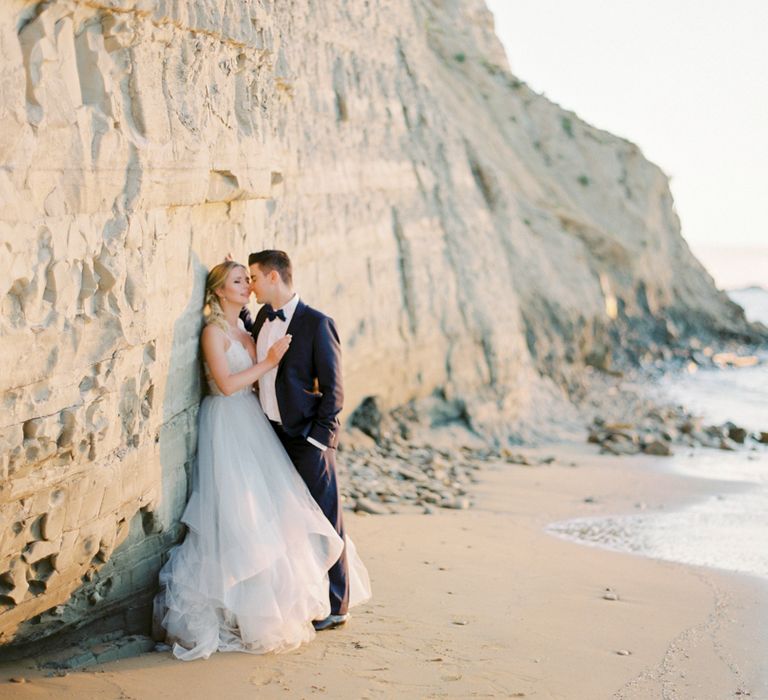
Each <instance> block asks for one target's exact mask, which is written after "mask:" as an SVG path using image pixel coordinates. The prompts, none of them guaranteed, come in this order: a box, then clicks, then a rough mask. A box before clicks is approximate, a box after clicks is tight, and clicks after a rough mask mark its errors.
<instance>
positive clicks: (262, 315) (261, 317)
mask: <svg viewBox="0 0 768 700" xmlns="http://www.w3.org/2000/svg"><path fill="white" fill-rule="evenodd" d="M266 320H267V307H266V305H264V306H262V307H261V308H260V309H259V310H258V312H257V314H256V319H255V320H254V322H253V328H251V335H252V336H253V342H254V343H256V342H258V340H259V333H260V332H261V327H262V326H263V325H264V321H266Z"/></svg>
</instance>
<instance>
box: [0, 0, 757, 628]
mask: <svg viewBox="0 0 768 700" xmlns="http://www.w3.org/2000/svg"><path fill="white" fill-rule="evenodd" d="M0 57H1V61H0V97H1V98H2V99H0V154H1V156H0V159H1V162H0V300H2V313H1V314H0V332H1V333H2V336H1V340H0V359H2V362H3V367H4V369H3V372H2V377H1V378H0V384H1V387H0V392H1V395H2V406H3V413H2V420H1V421H0V445H1V446H2V452H1V461H0V467H1V468H2V475H3V480H2V486H1V487H0V596H1V597H0V642H2V643H7V642H10V641H16V642H23V641H28V640H32V639H36V638H38V637H41V636H45V635H47V634H50V632H51V631H55V630H56V629H58V628H61V627H66V626H71V625H77V624H82V623H83V622H86V621H88V620H91V619H94V618H96V617H102V616H104V615H107V614H110V613H112V612H114V611H116V610H123V609H125V607H126V605H127V604H128V603H130V602H137V601H138V603H141V602H142V601H143V602H146V600H147V598H148V596H149V595H151V591H152V587H153V585H154V581H155V575H156V571H157V568H158V566H159V562H160V557H161V555H162V553H163V551H165V550H166V549H167V547H168V546H169V544H170V543H171V542H172V541H174V540H175V539H176V538H177V536H178V534H179V528H178V517H179V515H180V512H181V509H182V507H183V504H184V502H185V499H186V494H187V475H188V473H189V469H190V468H191V464H192V462H193V459H194V451H195V420H196V411H197V406H198V402H199V399H200V384H199V378H198V357H197V353H198V350H197V348H198V345H197V336H198V333H199V329H200V306H201V300H202V288H203V282H204V277H205V273H206V269H207V268H208V267H209V266H210V265H212V264H214V263H216V262H217V261H219V260H221V259H222V258H223V256H224V255H225V254H226V253H227V252H229V251H231V252H232V253H233V254H234V255H235V256H236V257H239V258H241V259H245V257H246V255H247V253H248V252H249V251H250V250H255V249H260V248H263V247H273V246H275V247H280V248H284V249H286V250H288V251H290V252H291V254H292V256H293V258H294V262H295V265H296V268H297V281H298V287H299V291H300V292H301V294H302V295H303V297H304V298H305V299H306V300H307V301H308V302H309V303H311V304H313V305H316V306H318V307H319V308H322V309H324V310H326V311H328V312H329V313H331V314H332V315H333V316H334V317H335V318H336V320H337V322H338V325H339V327H340V329H341V332H342V335H343V339H344V351H345V379H346V389H347V406H348V407H349V408H354V407H355V406H356V405H357V404H359V403H360V402H361V401H362V400H363V399H364V398H365V397H366V396H376V397H377V398H378V401H379V402H380V404H381V405H382V406H384V407H390V408H391V407H394V406H396V405H399V404H402V403H405V402H407V401H410V400H411V399H415V398H419V397H428V396H430V395H435V394H436V395H439V396H441V397H444V398H445V400H446V401H447V402H448V403H449V404H451V402H452V403H453V405H456V406H458V407H459V408H458V409H457V411H458V414H460V415H461V416H463V420H469V421H471V422H472V424H473V426H474V427H475V428H476V429H477V430H480V431H486V432H489V433H493V434H496V435H497V436H499V437H501V438H503V437H504V436H505V435H506V434H508V433H511V432H514V431H518V432H519V431H524V430H525V426H526V425H527V424H529V423H530V422H532V421H535V420H536V419H537V415H538V414H539V413H540V412H541V411H542V409H544V408H546V410H548V411H551V410H553V406H555V405H556V404H555V403H553V402H555V401H556V400H558V401H562V395H563V392H562V387H563V386H564V385H565V384H567V382H568V381H570V378H572V376H573V371H574V368H578V367H580V366H582V365H583V363H584V362H585V361H590V362H593V363H596V364H601V363H603V364H605V363H606V362H607V359H606V358H607V357H608V355H609V352H610V350H611V348H612V347H616V346H617V344H621V343H620V342H619V343H617V341H621V340H622V337H620V336H621V335H622V334H628V337H634V339H635V341H637V342H638V343H642V342H645V341H646V340H647V337H648V334H650V333H655V334H657V335H658V334H659V333H660V334H661V335H660V342H662V343H663V342H665V340H666V337H665V335H664V334H665V333H666V334H669V333H672V332H673V331H672V330H670V328H669V325H668V321H667V319H672V320H676V321H677V325H678V329H677V330H678V331H679V332H685V331H686V330H690V329H691V328H699V329H704V330H706V331H707V332H719V331H724V332H727V333H736V334H746V333H749V329H748V327H747V326H746V324H745V322H744V320H743V317H742V316H741V314H740V313H739V312H738V309H737V307H735V306H733V305H732V304H730V303H729V302H728V301H727V300H726V298H725V297H724V296H723V295H722V294H721V293H720V292H718V291H717V290H716V289H715V288H714V286H713V284H712V281H711V279H710V278H709V277H708V276H707V274H706V273H705V272H704V270H703V269H702V268H701V267H700V266H699V265H698V263H697V262H696V261H695V260H694V259H693V257H692V256H691V254H690V253H689V251H688V248H687V246H686V244H685V243H684V241H683V239H682V238H681V236H680V232H679V223H678V220H677V217H676V215H675V212H674V208H673V204H672V200H671V197H670V193H669V189H668V186H667V179H666V177H665V176H664V174H663V173H662V172H661V171H660V170H659V169H658V168H656V167H655V166H654V165H652V164H650V163H648V162H647V161H646V160H644V158H643V157H642V154H641V153H640V152H639V150H638V149H637V147H636V146H634V145H633V144H631V143H628V142H626V141H624V140H621V139H618V138H616V137H614V136H611V135H610V134H607V133H605V132H601V131H598V130H596V129H594V128H592V127H591V126H589V125H587V124H585V123H583V122H582V121H581V120H579V119H578V118H577V117H576V116H575V115H573V114H571V113H566V112H564V111H563V110H561V109H560V108H559V107H557V106H556V105H553V104H552V103H550V102H548V101H547V100H546V99H545V98H543V97H541V96H539V95H537V94H535V93H533V92H532V91H530V90H529V89H528V88H527V87H526V86H525V85H524V84H523V83H521V82H519V81H518V80H517V79H516V78H515V77H513V76H512V75H511V74H510V73H509V71H508V68H507V64H506V59H505V57H504V53H503V50H502V48H501V46H500V44H499V42H498V41H497V39H496V38H495V36H494V34H493V26H492V18H491V16H490V14H489V13H488V12H487V10H486V9H485V6H484V4H483V3H482V2H481V1H479V0H463V1H461V2H460V1H459V0H443V1H440V2H438V1H437V0H435V1H433V2H430V1H429V0H418V1H417V2H403V1H398V0H395V1H394V2H393V1H392V0H368V1H365V2H364V1H363V0H352V1H350V2H344V3H318V2H314V1H312V0H300V1H299V2H294V3H282V2H274V3H273V2H268V1H267V0H261V1H259V0H238V1H235V2H232V1H231V0H190V1H189V2H168V1H151V0H103V1H102V2H98V1H94V0H88V1H87V2H86V1H85V0H79V1H78V0H55V1H53V2H39V3H37V2H28V1H24V0H11V1H10V2H7V3H5V5H4V7H3V9H2V10H0ZM686 324H687V325H688V328H686ZM126 624H128V625H130V624H131V622H130V621H129V622H127V623H126Z"/></svg>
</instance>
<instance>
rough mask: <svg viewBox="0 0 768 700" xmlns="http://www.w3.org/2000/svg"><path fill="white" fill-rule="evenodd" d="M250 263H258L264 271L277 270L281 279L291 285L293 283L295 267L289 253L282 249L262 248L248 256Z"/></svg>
mask: <svg viewBox="0 0 768 700" xmlns="http://www.w3.org/2000/svg"><path fill="white" fill-rule="evenodd" d="M248 265H249V266H250V265H258V266H259V267H260V268H261V269H262V270H263V271H271V270H277V274H279V275H280V279H281V280H283V283H284V284H286V285H288V286H289V287H290V286H291V285H292V284H293V269H292V268H291V259H290V258H289V257H288V253H285V252H283V251H282V250H260V251H259V252H258V253H251V254H250V255H249V256H248Z"/></svg>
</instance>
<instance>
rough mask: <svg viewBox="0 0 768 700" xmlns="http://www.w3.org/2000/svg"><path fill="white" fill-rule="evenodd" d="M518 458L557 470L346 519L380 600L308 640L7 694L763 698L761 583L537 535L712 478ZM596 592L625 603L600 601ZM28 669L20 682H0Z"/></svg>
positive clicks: (483, 479)
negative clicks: (459, 503) (462, 506)
mask: <svg viewBox="0 0 768 700" xmlns="http://www.w3.org/2000/svg"><path fill="white" fill-rule="evenodd" d="M520 452H521V453H523V454H526V455H529V456H531V457H532V460H531V461H532V462H533V461H535V458H536V457H541V456H545V455H547V456H548V455H554V456H555V460H554V462H552V463H551V464H545V463H537V464H535V465H514V464H507V463H489V464H488V466H487V467H486V468H485V469H483V470H482V471H480V472H478V474H477V476H478V483H476V484H473V486H472V489H471V495H472V498H473V500H474V502H475V505H474V507H473V508H471V509H469V510H456V511H448V510H439V511H436V512H435V513H434V514H433V515H422V514H416V513H400V514H397V515H390V516H367V515H359V514H352V513H348V514H347V516H346V517H347V519H348V529H349V530H350V532H351V534H352V536H353V537H354V539H355V541H356V543H357V545H358V549H359V551H360V553H361V556H362V557H363V559H364V561H365V562H366V564H367V565H368V567H369V570H370V573H371V578H372V582H373V587H374V598H373V601H372V602H371V603H370V604H368V605H366V606H363V607H362V608H360V609H357V610H355V611H353V615H352V619H351V621H350V623H349V624H348V625H347V626H346V627H344V628H341V629H339V630H334V631H332V632H326V633H321V634H319V635H318V636H317V637H316V639H315V640H314V641H313V642H311V643H310V644H309V645H306V646H304V647H302V648H300V649H298V650H296V651H294V652H291V653H289V654H285V655H278V656H250V655H245V654H215V655H214V656H213V657H211V659H209V660H207V661H199V662H192V663H184V662H180V661H177V660H175V659H173V658H172V657H171V656H170V655H169V654H168V653H148V654H143V655H140V656H136V657H133V658H128V659H123V660H120V661H114V662H111V663H106V664H101V665H96V666H90V667H88V668H86V669H84V670H82V671H73V672H70V673H69V674H67V675H65V676H53V677H47V676H46V673H47V672H46V671H44V670H37V669H34V668H30V666H32V665H33V664H32V663H31V662H30V661H27V662H21V661H20V662H14V663H3V664H0V698H5V697H13V698H18V699H19V700H24V699H25V698H38V697H51V698H66V697H89V698H94V699H95V700H101V699H105V700H106V699H107V698H110V699H111V698H118V697H130V698H135V699H137V700H140V699H143V698H163V697H168V698H172V697H178V696H179V695H180V694H182V693H183V694H184V696H185V697H186V698H188V700H196V699H197V698H207V697H209V696H210V695H212V694H217V695H219V696H221V697H227V698H241V697H242V698H245V697H252V695H253V693H254V691H257V690H258V693H259V697H262V698H278V697H279V698H284V697H291V698H294V697H295V698H310V697H323V696H325V697H334V698H387V697H391V696H393V695H398V696H401V697H409V698H410V697H412V698H441V697H505V698H506V697H546V698H590V699H592V698H604V697H614V698H622V699H627V700H630V699H632V698H636V699H640V698H649V697H676V698H691V699H693V698H695V699H696V700H705V699H707V698H712V699H713V700H715V699H718V700H719V699H721V698H724V697H738V695H737V693H738V692H741V693H744V694H745V693H747V692H749V693H751V697H753V698H758V697H766V696H768V679H766V678H765V677H763V678H760V673H761V666H762V665H763V658H764V652H765V650H766V648H768V647H767V646H766V629H768V626H767V625H766V624H765V620H766V618H767V617H768V615H767V613H768V582H765V581H762V580H760V579H756V578H753V577H750V576H747V575H741V574H735V573H729V572H724V571H721V570H715V569H705V568H702V567H696V566H690V565H685V564H678V563H673V562H668V561H660V560H655V559H649V558H645V557H641V556H636V555H633V554H626V553H620V552H615V551H611V550H607V549H603V548H598V547H594V546H584V545H582V544H580V543H577V542H573V541H569V540H565V539H562V538H560V537H557V536H555V535H553V534H551V533H548V532H546V526H547V525H548V524H549V523H553V522H556V521H558V520H565V519H569V518H576V517H582V516H586V515H590V516H600V515H606V514H609V513H613V514H615V513H631V512H633V510H634V504H635V503H636V502H638V501H642V502H645V503H647V504H648V505H649V507H661V508H666V509H671V508H675V507H680V506H681V505H682V504H684V503H685V502H690V501H694V500H696V499H698V498H701V497H705V496H707V495H711V494H712V493H715V492H718V491H720V492H721V491H722V490H723V483H722V482H716V481H713V480H705V479H697V478H695V477H690V476H681V475H675V474H670V473H664V472H663V471H662V470H657V469H654V468H652V466H651V465H652V464H653V462H652V460H654V459H663V458H653V457H637V458H633V460H632V463H628V462H627V460H626V458H624V457H613V456H607V455H597V454H595V449H594V448H593V447H589V446H585V445H584V446H582V445H551V446H542V447H538V448H520ZM641 462H642V463H643V465H646V464H647V465H649V466H651V468H649V469H645V468H643V467H642V466H641ZM571 464H576V466H575V467H574V466H569V465H571ZM606 588H610V589H611V591H614V592H615V593H616V594H617V596H618V598H619V599H618V600H606V599H604V598H603V595H604V593H605V589H606ZM618 652H629V653H627V654H624V653H621V654H620V653H618ZM20 676H22V677H24V678H25V679H26V680H27V682H26V683H23V684H16V683H10V682H9V678H10V677H20Z"/></svg>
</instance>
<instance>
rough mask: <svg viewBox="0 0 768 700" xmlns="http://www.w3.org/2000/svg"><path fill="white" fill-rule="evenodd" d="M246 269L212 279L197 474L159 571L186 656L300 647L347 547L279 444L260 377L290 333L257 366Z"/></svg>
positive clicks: (167, 610) (354, 573)
mask: <svg viewBox="0 0 768 700" xmlns="http://www.w3.org/2000/svg"><path fill="white" fill-rule="evenodd" d="M248 299H249V279H248V273H247V271H246V269H245V268H244V267H243V266H242V265H240V264H238V263H236V262H233V261H227V262H225V263H222V264H220V265H216V266H215V267H214V268H213V269H212V270H211V272H210V273H209V275H208V279H207V282H206V296H205V301H206V311H207V314H206V325H205V327H204V328H203V332H202V337H201V344H202V350H203V357H204V369H205V375H206V379H207V382H208V389H209V395H208V396H206V397H205V398H204V399H203V402H202V404H201V406H200V416H199V432H198V459H197V471H196V473H195V475H194V476H193V482H192V495H191V497H190V500H189V503H188V504H187V507H186V509H185V511H184V514H183V516H182V521H183V522H184V523H185V524H186V525H187V528H188V532H187V536H186V539H185V540H184V542H183V543H182V544H181V545H179V546H178V547H175V548H174V549H172V550H171V553H170V558H169V559H168V562H167V563H166V564H165V566H163V568H162V570H161V571H160V592H159V593H158V595H157V597H156V599H155V619H156V620H157V621H158V622H159V624H160V626H161V627H162V629H163V631H164V634H165V639H166V641H167V642H168V643H169V644H172V645H173V653H174V655H175V656H176V657H178V658H179V659H183V660H190V659H197V658H207V657H208V656H210V655H211V654H212V653H213V652H214V651H217V650H218V651H246V652H250V653H254V654H262V653H266V652H281V651H287V650H289V649H293V648H295V647H297V646H299V645H300V644H301V643H303V642H306V641H309V640H310V639H311V638H312V637H313V636H314V629H313V626H312V620H317V619H322V618H324V617H326V616H327V615H328V614H329V613H330V603H329V598H328V574H327V572H328V569H329V568H330V567H331V565H332V564H333V563H334V562H336V561H337V560H338V558H339V556H340V555H341V552H342V549H343V547H344V542H343V541H342V539H341V538H340V537H339V535H338V534H337V533H336V531H335V529H334V528H333V526H332V525H331V524H330V522H329V521H328V520H327V519H326V517H325V516H324V515H323V512H322V511H321V510H320V507H319V506H318V505H317V504H316V503H315V501H314V499H313V498H312V496H311V495H310V493H309V491H308V490H307V487H306V485H305V484H304V481H303V480H302V479H301V477H300V476H299V474H298V472H297V471H296V470H295V468H294V466H293V464H292V463H291V461H290V459H289V458H288V455H287V453H286V452H285V450H284V449H283V447H282V445H281V444H280V441H279V439H278V438H277V436H276V435H275V433H274V431H273V429H272V427H271V426H270V424H269V421H268V419H267V418H266V416H265V415H264V413H263V412H262V409H261V405H260V404H259V400H258V398H257V397H256V395H255V394H254V393H253V391H252V387H253V384H254V382H256V381H257V380H258V379H259V377H261V376H262V375H263V374H264V373H265V372H267V371H269V370H270V369H272V368H274V367H276V366H277V365H278V364H279V362H280V359H281V358H282V356H283V355H284V354H285V352H286V351H287V349H288V347H289V345H290V342H291V338H290V336H285V337H284V338H281V339H280V340H278V341H277V342H276V343H275V344H274V345H272V347H271V348H270V349H269V352H268V354H267V357H266V359H265V360H264V361H263V362H256V348H255V344H254V342H253V339H252V338H251V336H250V335H249V334H248V333H247V332H246V331H245V329H244V328H243V326H242V324H241V322H240V321H239V319H238V314H239V312H240V310H241V308H242V307H243V306H244V305H245V304H246V303H247V302H248ZM347 551H348V557H349V566H350V604H355V603H360V602H362V601H363V600H366V599H367V598H368V597H370V586H369V582H368V574H367V571H366V570H365V567H364V566H363V564H362V562H361V561H360V560H359V558H358V557H357V556H356V554H355V550H354V546H353V545H352V543H351V542H350V541H349V539H348V538H347Z"/></svg>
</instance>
